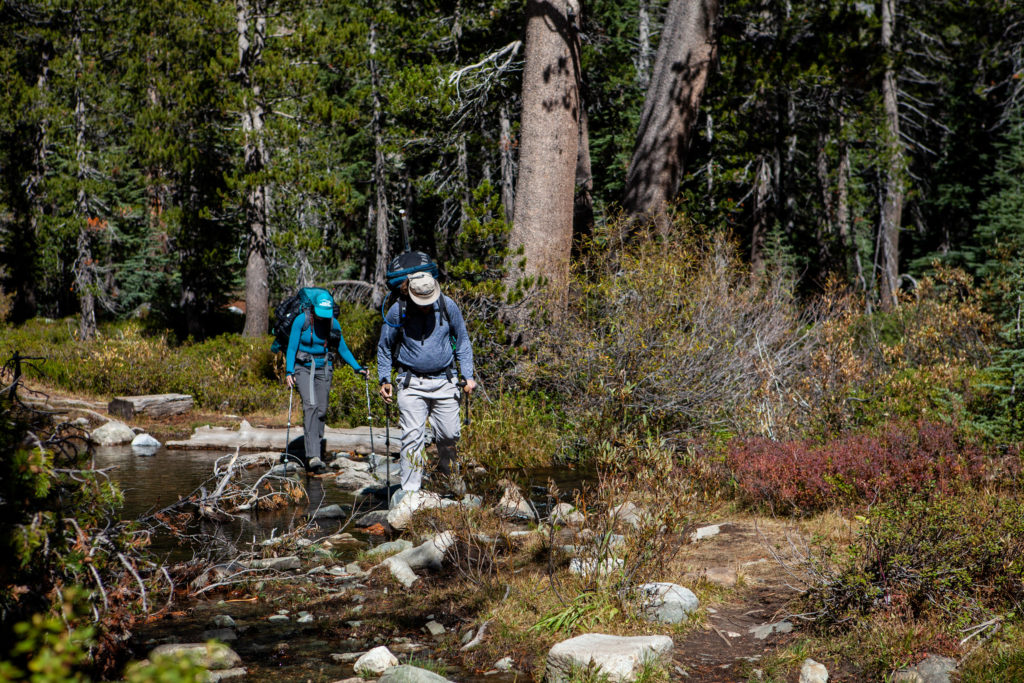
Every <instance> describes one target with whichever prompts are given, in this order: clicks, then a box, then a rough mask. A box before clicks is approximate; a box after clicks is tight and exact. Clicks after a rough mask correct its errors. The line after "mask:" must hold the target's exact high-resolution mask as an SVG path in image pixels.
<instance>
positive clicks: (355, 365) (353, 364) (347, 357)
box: [331, 318, 366, 373]
mask: <svg viewBox="0 0 1024 683" xmlns="http://www.w3.org/2000/svg"><path fill="white" fill-rule="evenodd" d="M331 325H332V326H333V327H334V329H336V330H338V355H339V356H341V359H342V360H343V361H345V362H346V363H348V366H349V367H350V368H352V369H353V370H355V371H356V372H358V373H365V372H366V370H365V369H364V368H363V366H362V365H360V364H359V362H358V361H357V360H356V358H355V356H353V355H352V352H351V351H349V350H348V344H346V343H345V335H344V334H343V333H342V331H341V324H340V323H339V322H338V319H337V318H334V319H333V320H331Z"/></svg>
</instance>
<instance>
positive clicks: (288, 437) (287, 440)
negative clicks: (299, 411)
mask: <svg viewBox="0 0 1024 683" xmlns="http://www.w3.org/2000/svg"><path fill="white" fill-rule="evenodd" d="M294 395H295V385H294V384H292V385H289V387H288V427H287V428H286V429H285V431H284V452H283V453H281V462H283V463H284V466H285V473H287V472H288V469H287V468H288V457H289V456H290V455H291V454H290V453H289V452H288V447H289V446H290V445H291V443H292V396H294Z"/></svg>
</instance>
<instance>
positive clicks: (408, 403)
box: [377, 273, 476, 491]
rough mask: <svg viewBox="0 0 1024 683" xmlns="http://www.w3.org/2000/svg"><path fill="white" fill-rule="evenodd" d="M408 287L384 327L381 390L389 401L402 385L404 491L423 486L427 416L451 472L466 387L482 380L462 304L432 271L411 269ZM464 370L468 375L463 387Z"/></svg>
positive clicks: (441, 467)
mask: <svg viewBox="0 0 1024 683" xmlns="http://www.w3.org/2000/svg"><path fill="white" fill-rule="evenodd" d="M402 291H403V296H402V298H401V299H400V300H399V301H397V302H396V303H394V304H393V305H392V306H391V308H390V309H388V312H387V314H386V315H385V317H384V325H383V326H382V327H381V331H380V341H379V342H378V344H377V379H378V380H379V381H380V395H381V397H383V399H384V400H385V401H387V402H388V403H390V402H391V401H392V400H393V399H394V398H396V396H395V393H396V392H395V386H396V385H397V401H398V413H399V427H400V428H401V430H402V450H401V464H400V472H401V480H402V483H401V486H402V490H404V491H417V490H419V489H420V488H421V486H422V485H423V472H424V467H425V465H426V453H425V447H426V424H427V420H428V419H429V420H430V425H431V427H432V428H433V430H434V442H435V443H436V445H437V454H438V462H437V471H438V472H439V474H440V475H442V477H443V478H447V477H450V476H451V475H452V474H453V467H454V464H455V446H456V443H457V442H458V439H459V436H460V433H461V422H460V420H459V396H460V391H465V392H466V393H467V394H468V393H472V392H473V389H475V388H476V382H475V381H474V379H473V348H472V346H471V345H470V341H469V334H468V332H467V331H466V323H465V320H464V319H463V317H462V311H461V310H459V307H458V305H456V303H455V302H454V301H452V300H451V299H450V298H448V297H447V296H445V295H444V294H442V293H441V288H440V286H439V285H438V283H437V280H436V279H434V277H433V276H432V275H430V274H429V273H413V274H412V275H409V278H408V281H407V282H406V283H405V285H403V287H402ZM456 361H457V362H458V366H457V367H456ZM392 368H394V371H395V385H393V384H392V379H391V372H392ZM458 374H461V375H462V377H463V379H464V380H465V384H464V386H462V387H460V386H459V382H458V377H457V375H458Z"/></svg>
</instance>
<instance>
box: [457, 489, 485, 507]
mask: <svg viewBox="0 0 1024 683" xmlns="http://www.w3.org/2000/svg"><path fill="white" fill-rule="evenodd" d="M459 504H460V505H462V507H466V508H478V507H482V506H483V504H484V499H483V497H482V496H474V495H473V494H472V493H467V494H466V495H464V496H463V497H462V500H460V501H459Z"/></svg>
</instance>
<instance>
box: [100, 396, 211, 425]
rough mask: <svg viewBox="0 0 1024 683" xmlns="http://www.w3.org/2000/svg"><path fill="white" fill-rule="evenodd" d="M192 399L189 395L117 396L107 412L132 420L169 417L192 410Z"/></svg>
mask: <svg viewBox="0 0 1024 683" xmlns="http://www.w3.org/2000/svg"><path fill="white" fill-rule="evenodd" d="M192 403H193V401H192V397H191V396H189V395H188V394H150V395H148V396H115V397H114V400H113V401H111V402H110V403H109V404H108V405H107V412H109V413H110V414H111V415H117V416H118V417H121V418H123V419H125V420H130V419H132V418H133V417H135V416H136V415H140V414H141V415H148V416H149V417H167V416H168V415H180V414H181V413H187V412H188V411H190V410H192Z"/></svg>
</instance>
